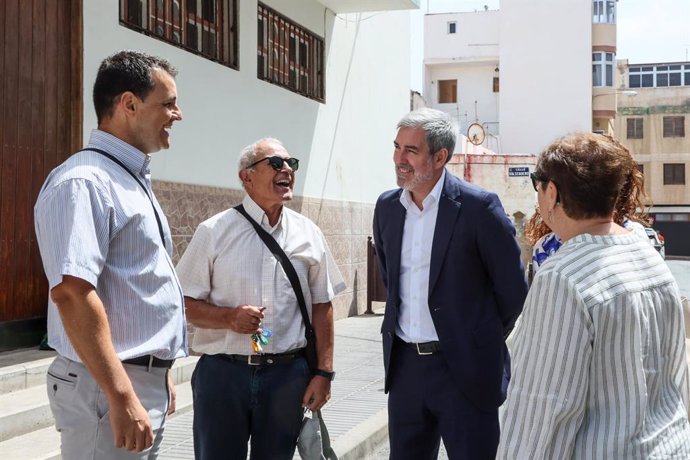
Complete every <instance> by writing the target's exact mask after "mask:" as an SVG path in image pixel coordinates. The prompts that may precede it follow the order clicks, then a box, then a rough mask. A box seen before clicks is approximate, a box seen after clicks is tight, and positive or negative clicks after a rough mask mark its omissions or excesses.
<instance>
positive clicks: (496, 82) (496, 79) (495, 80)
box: [494, 77, 499, 93]
mask: <svg viewBox="0 0 690 460" xmlns="http://www.w3.org/2000/svg"><path fill="white" fill-rule="evenodd" d="M498 89H499V80H498V77H494V93H498Z"/></svg>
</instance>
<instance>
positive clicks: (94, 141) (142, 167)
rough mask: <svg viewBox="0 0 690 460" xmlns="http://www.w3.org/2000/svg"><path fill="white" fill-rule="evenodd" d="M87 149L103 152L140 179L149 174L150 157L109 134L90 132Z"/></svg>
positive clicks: (96, 130) (99, 131) (98, 130)
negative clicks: (91, 148) (94, 148)
mask: <svg viewBox="0 0 690 460" xmlns="http://www.w3.org/2000/svg"><path fill="white" fill-rule="evenodd" d="M87 147H96V148H99V149H101V150H105V151H106V152H108V153H109V154H111V155H112V156H114V157H115V158H117V159H118V160H120V161H121V162H122V163H123V164H124V165H125V166H126V167H127V169H129V170H130V171H132V172H133V173H138V174H139V175H140V176H142V177H146V176H147V175H149V174H150V173H151V170H150V169H149V164H150V163H151V155H148V154H146V153H144V152H142V151H141V150H139V149H138V148H136V147H134V146H132V145H130V144H128V143H127V142H125V141H123V140H122V139H120V138H119V137H115V136H113V135H112V134H110V133H106V132H105V131H101V130H100V129H94V130H92V131H91V137H90V138H89V144H88V146H87Z"/></svg>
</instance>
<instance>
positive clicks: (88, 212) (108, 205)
mask: <svg viewBox="0 0 690 460" xmlns="http://www.w3.org/2000/svg"><path fill="white" fill-rule="evenodd" d="M115 218H116V216H115V215H114V213H113V206H112V202H111V201H110V200H109V199H108V196H107V194H106V193H105V192H104V191H103V190H101V189H100V188H99V187H98V186H97V185H96V184H94V183H93V182H91V181H88V180H85V179H70V180H66V181H64V182H61V183H59V184H56V185H54V186H53V187H52V189H51V190H47V191H44V193H42V194H41V197H40V198H39V200H38V201H37V202H36V206H35V207H34V220H35V229H36V237H37V240H38V245H39V250H40V252H41V258H42V259H43V268H44V270H45V273H46V276H47V278H48V284H49V288H50V289H52V288H53V287H55V286H57V285H58V284H60V283H61V282H62V277H63V276H64V275H70V276H74V277H77V278H81V279H83V280H85V281H87V282H89V283H90V284H91V285H93V286H94V287H96V286H97V284H98V277H99V276H100V274H101V272H102V271H103V266H104V264H105V261H106V256H107V254H108V247H109V243H110V238H111V228H112V227H113V225H114V223H113V220H114V219H115Z"/></svg>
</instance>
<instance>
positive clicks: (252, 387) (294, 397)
mask: <svg viewBox="0 0 690 460" xmlns="http://www.w3.org/2000/svg"><path fill="white" fill-rule="evenodd" d="M221 356H222V355H221ZM309 379H310V374H309V369H308V367H307V362H306V360H305V359H304V358H296V359H294V360H292V361H289V362H284V363H280V364H270V365H263V366H250V365H249V364H247V363H243V362H237V361H229V360H227V359H224V358H222V357H220V356H218V355H203V356H202V357H201V359H199V361H198V363H197V365H196V368H195V370H194V374H193V375H192V393H193V396H194V425H193V428H194V455H195V458H196V459H197V460H219V459H238V460H245V459H246V458H247V442H248V441H249V440H250V438H251V454H250V455H251V457H250V458H251V459H256V460H282V459H285V460H290V459H292V456H293V454H294V451H295V445H296V442H297V436H298V435H299V430H300V427H301V424H302V416H303V411H302V398H303V397H304V392H305V390H306V388H307V384H308V383H309Z"/></svg>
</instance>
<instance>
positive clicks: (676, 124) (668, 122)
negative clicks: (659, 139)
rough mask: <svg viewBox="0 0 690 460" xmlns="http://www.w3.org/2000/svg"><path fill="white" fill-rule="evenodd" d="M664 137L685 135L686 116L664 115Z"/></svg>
mask: <svg viewBox="0 0 690 460" xmlns="http://www.w3.org/2000/svg"><path fill="white" fill-rule="evenodd" d="M664 137H685V117H682V116H681V117H678V116H675V117H664Z"/></svg>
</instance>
